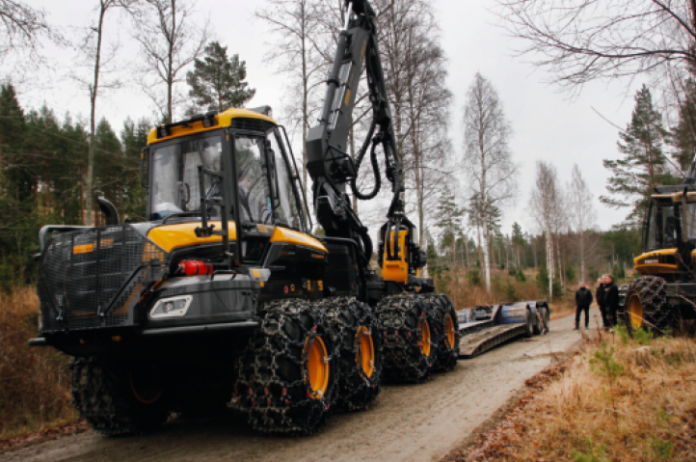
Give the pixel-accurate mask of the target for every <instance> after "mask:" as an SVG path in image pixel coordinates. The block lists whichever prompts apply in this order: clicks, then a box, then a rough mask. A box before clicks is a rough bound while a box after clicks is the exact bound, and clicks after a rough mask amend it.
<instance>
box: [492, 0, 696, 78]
mask: <svg viewBox="0 0 696 462" xmlns="http://www.w3.org/2000/svg"><path fill="white" fill-rule="evenodd" d="M497 3H498V5H499V6H500V11H499V13H500V18H501V19H502V21H503V24H504V27H506V28H507V29H508V31H509V32H510V33H511V34H512V35H513V36H514V37H517V38H519V39H521V43H524V44H525V45H524V46H523V47H522V48H521V49H520V50H519V52H520V53H522V54H530V55H534V57H535V59H536V61H535V64H536V65H537V66H539V67H542V68H545V69H547V70H548V71H549V72H550V73H551V74H552V75H553V76H554V80H555V82H557V83H558V84H559V85H561V86H562V87H567V88H573V87H577V86H579V85H582V84H584V83H586V82H589V81H591V80H596V79H612V78H620V77H627V76H629V77H631V76H635V75H638V74H641V73H657V74H658V75H661V76H662V77H669V74H670V73H671V69H670V68H672V67H674V66H675V65H676V66H679V67H682V68H687V67H688V66H692V65H693V64H694V63H696V47H694V40H696V4H695V3H694V2H693V1H686V0H557V1H553V2H551V1H546V0H497ZM662 80H664V81H667V80H669V79H668V78H663V79H662Z"/></svg>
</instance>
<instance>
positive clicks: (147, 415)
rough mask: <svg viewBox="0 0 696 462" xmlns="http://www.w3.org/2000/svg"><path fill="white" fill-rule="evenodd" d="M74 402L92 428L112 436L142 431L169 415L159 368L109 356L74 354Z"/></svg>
mask: <svg viewBox="0 0 696 462" xmlns="http://www.w3.org/2000/svg"><path fill="white" fill-rule="evenodd" d="M70 368H71V369H72V387H71V389H70V391H71V393H72V397H73V405H74V406H75V407H76V408H77V410H78V412H79V413H80V416H82V417H83V418H84V419H85V420H87V422H89V424H90V425H91V426H92V428H93V429H94V430H96V431H98V432H99V433H102V434H104V435H108V436H121V435H129V434H142V433H147V432H150V431H153V430H155V429H157V428H158V427H160V426H161V425H162V424H163V423H164V422H165V421H166V420H167V417H169V413H170V409H169V406H168V402H167V399H166V396H165V395H166V392H165V390H164V388H163V386H162V384H161V383H160V377H159V374H158V371H157V370H156V369H154V368H151V367H129V366H128V365H126V364H122V363H117V362H116V361H110V360H107V359H105V358H99V357H88V358H73V359H72V361H71V362H70Z"/></svg>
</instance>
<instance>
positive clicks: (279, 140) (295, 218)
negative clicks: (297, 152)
mask: <svg viewBox="0 0 696 462" xmlns="http://www.w3.org/2000/svg"><path fill="white" fill-rule="evenodd" d="M267 136H268V140H269V142H270V144H269V146H270V149H271V155H272V157H273V159H274V161H275V164H276V173H277V175H278V181H277V186H278V194H277V206H276V209H277V211H278V216H279V218H280V219H281V220H283V221H285V222H286V223H287V226H291V227H293V228H295V229H298V230H300V231H303V230H304V229H305V228H306V222H305V217H307V216H308V214H307V209H306V208H305V203H304V200H303V199H302V198H301V197H300V194H301V190H302V189H301V185H300V182H299V175H298V174H297V171H296V170H295V165H294V163H291V162H290V159H291V158H292V157H291V153H290V151H289V149H288V148H287V144H286V143H284V138H283V137H282V135H281V132H280V130H279V129H278V128H274V129H273V130H271V131H269V132H268V135H267ZM293 184H294V185H295V187H294V188H293Z"/></svg>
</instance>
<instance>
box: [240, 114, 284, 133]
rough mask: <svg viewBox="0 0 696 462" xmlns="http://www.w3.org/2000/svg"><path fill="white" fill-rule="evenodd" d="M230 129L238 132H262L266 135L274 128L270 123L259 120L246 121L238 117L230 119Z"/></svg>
mask: <svg viewBox="0 0 696 462" xmlns="http://www.w3.org/2000/svg"><path fill="white" fill-rule="evenodd" d="M231 126H232V128H236V129H238V130H250V131H254V132H264V133H266V132H267V131H268V130H270V129H271V128H273V127H275V125H273V124H272V123H271V122H268V121H266V120H261V119H247V118H244V117H238V118H235V119H232V124H231Z"/></svg>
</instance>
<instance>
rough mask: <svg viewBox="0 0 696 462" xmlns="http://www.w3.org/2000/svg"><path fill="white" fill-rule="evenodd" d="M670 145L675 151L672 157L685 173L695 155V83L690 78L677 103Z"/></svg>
mask: <svg viewBox="0 0 696 462" xmlns="http://www.w3.org/2000/svg"><path fill="white" fill-rule="evenodd" d="M671 144H672V146H674V147H675V148H676V149H677V152H675V153H673V154H672V157H673V158H674V159H676V160H677V161H678V162H679V166H680V167H681V169H682V170H683V171H684V172H686V171H687V170H688V168H689V166H690V165H691V162H693V160H694V154H696V82H695V81H694V80H693V79H692V78H689V79H688V80H687V81H686V82H685V83H684V92H683V95H682V98H681V101H680V103H679V119H678V121H677V126H676V128H675V129H674V132H673V136H672V140H671Z"/></svg>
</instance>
